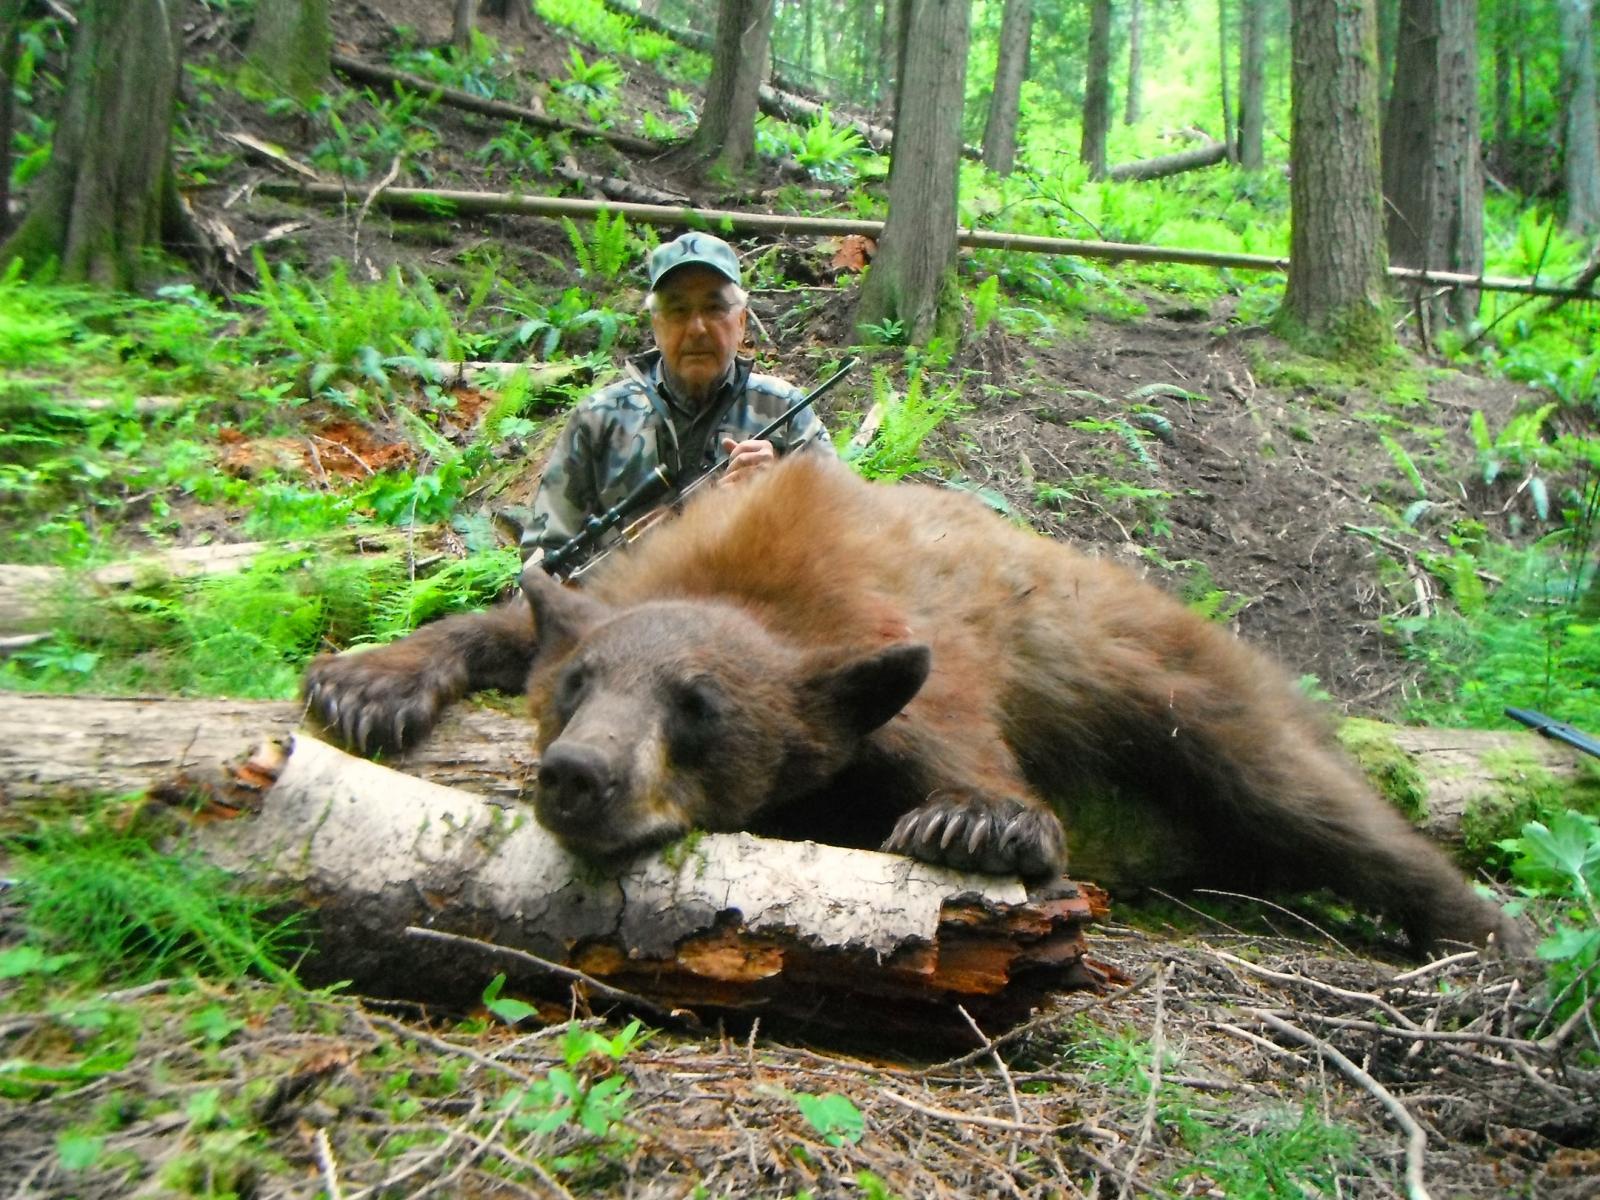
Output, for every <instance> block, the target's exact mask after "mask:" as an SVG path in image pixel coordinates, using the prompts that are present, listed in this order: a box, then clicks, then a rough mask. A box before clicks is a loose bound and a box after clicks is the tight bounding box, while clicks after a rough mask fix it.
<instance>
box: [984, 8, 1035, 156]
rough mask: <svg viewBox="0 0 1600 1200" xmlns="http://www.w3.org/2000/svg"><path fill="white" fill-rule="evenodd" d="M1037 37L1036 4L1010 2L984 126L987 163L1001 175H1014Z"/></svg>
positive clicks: (1002, 23) (1001, 32)
mask: <svg viewBox="0 0 1600 1200" xmlns="http://www.w3.org/2000/svg"><path fill="white" fill-rule="evenodd" d="M1032 36H1033V0H1006V9H1005V16H1004V17H1002V18H1001V21H1000V54H999V57H998V58H997V59H996V61H995V68H994V91H993V92H991V93H990V95H989V119H988V120H987V121H985V122H984V125H983V162H984V165H985V166H987V167H988V168H989V169H990V170H991V171H994V172H995V173H996V174H998V175H1009V174H1011V168H1012V167H1013V166H1015V165H1016V161H1017V116H1018V106H1019V104H1020V102H1021V99H1022V81H1023V79H1024V78H1026V77H1027V74H1028V43H1029V41H1030V39H1031V38H1032Z"/></svg>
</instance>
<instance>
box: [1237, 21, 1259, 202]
mask: <svg viewBox="0 0 1600 1200" xmlns="http://www.w3.org/2000/svg"><path fill="white" fill-rule="evenodd" d="M1265 5H1266V0H1239V135H1238V140H1237V142H1236V150H1237V154H1238V156H1239V165H1240V166H1241V167H1243V168H1244V169H1245V170H1246V171H1259V170H1260V169H1261V168H1262V166H1264V165H1265V163H1266V153H1265V146H1264V144H1263V135H1264V131H1265V129H1266V75H1267V37H1266V32H1267V31H1266V17H1265V13H1264V11H1263V10H1264V8H1265Z"/></svg>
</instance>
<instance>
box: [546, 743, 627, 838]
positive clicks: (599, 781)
mask: <svg viewBox="0 0 1600 1200" xmlns="http://www.w3.org/2000/svg"><path fill="white" fill-rule="evenodd" d="M618 791H619V779H618V774H617V771H616V769H615V768H614V766H613V765H612V763H611V762H610V760H609V759H608V758H607V756H606V755H605V754H603V753H601V752H600V751H599V750H597V749H595V748H594V747H593V746H587V745H584V744H583V743H581V742H579V743H575V744H563V743H561V742H556V743H554V744H552V745H551V746H550V747H549V749H547V750H546V751H545V754H544V758H543V760H542V761H541V762H540V763H539V798H538V801H537V802H536V804H535V812H536V814H537V815H538V818H539V823H540V824H541V825H543V826H544V827H545V828H546V829H548V830H550V831H551V832H552V833H554V834H557V835H558V836H560V837H561V838H562V839H563V840H567V839H573V840H576V841H580V842H581V841H584V840H587V839H586V837H585V835H588V836H589V837H593V836H594V834H595V833H597V832H598V831H599V830H601V829H604V828H605V827H606V826H607V825H608V824H609V823H610V820H611V814H612V809H613V807H614V806H615V804H616V800H617V795H618Z"/></svg>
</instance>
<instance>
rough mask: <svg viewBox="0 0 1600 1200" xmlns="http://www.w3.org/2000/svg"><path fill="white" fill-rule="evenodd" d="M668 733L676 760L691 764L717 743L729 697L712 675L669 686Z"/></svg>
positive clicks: (671, 751)
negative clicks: (724, 693)
mask: <svg viewBox="0 0 1600 1200" xmlns="http://www.w3.org/2000/svg"><path fill="white" fill-rule="evenodd" d="M668 700H669V704H668V709H667V714H668V715H667V722H666V734H667V745H668V747H669V748H670V753H671V754H672V757H673V759H674V761H676V762H678V763H680V764H689V763H693V762H697V761H699V760H701V759H703V758H705V757H706V756H707V755H708V754H710V753H711V751H712V750H713V749H715V747H716V743H717V741H718V738H719V735H720V733H721V731H722V724H723V718H724V716H725V714H726V712H727V697H726V696H724V695H723V692H722V689H721V688H720V687H719V686H718V685H717V684H716V682H715V681H714V680H711V679H705V678H701V679H687V680H682V681H680V682H676V683H673V684H672V685H670V687H669V688H668Z"/></svg>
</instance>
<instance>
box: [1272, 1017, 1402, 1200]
mask: <svg viewBox="0 0 1600 1200" xmlns="http://www.w3.org/2000/svg"><path fill="white" fill-rule="evenodd" d="M1246 1011H1247V1012H1248V1013H1249V1014H1250V1015H1251V1016H1253V1017H1254V1018H1255V1019H1256V1020H1258V1021H1260V1022H1261V1023H1262V1024H1263V1025H1265V1026H1267V1027H1268V1028H1269V1029H1275V1030H1277V1031H1278V1032H1279V1033H1281V1034H1283V1035H1284V1036H1285V1037H1287V1038H1290V1039H1292V1040H1294V1041H1296V1042H1299V1043H1300V1044H1301V1045H1302V1046H1306V1047H1309V1048H1310V1049H1312V1050H1315V1051H1316V1052H1317V1053H1318V1054H1320V1055H1322V1057H1323V1058H1325V1059H1327V1060H1328V1061H1329V1062H1331V1063H1332V1064H1333V1065H1334V1066H1335V1067H1337V1068H1338V1069H1339V1070H1340V1071H1341V1072H1343V1074H1344V1075H1345V1076H1346V1077H1347V1078H1349V1079H1350V1080H1351V1081H1353V1082H1354V1083H1356V1084H1357V1085H1359V1086H1360V1087H1361V1088H1362V1089H1363V1090H1364V1091H1366V1093H1367V1094H1368V1095H1370V1096H1371V1097H1372V1098H1373V1099H1375V1100H1377V1101H1378V1103H1379V1104H1381V1105H1383V1107H1384V1109H1385V1110H1386V1111H1387V1112H1388V1113H1389V1115H1390V1116H1391V1117H1392V1118H1394V1123H1395V1124H1396V1125H1398V1126H1400V1128H1401V1130H1402V1131H1403V1132H1404V1133H1405V1135H1406V1195H1407V1196H1408V1197H1410V1200H1430V1197H1429V1195H1428V1188H1427V1185H1426V1184H1425V1183H1423V1180H1422V1160H1423V1156H1424V1154H1425V1153H1426V1152H1427V1149H1428V1135H1427V1134H1425V1133H1424V1132H1423V1131H1422V1126H1420V1125H1418V1124H1417V1122H1416V1118H1415V1117H1413V1116H1412V1115H1411V1113H1410V1111H1409V1110H1408V1109H1407V1108H1406V1106H1405V1105H1404V1104H1401V1103H1400V1101H1399V1100H1397V1099H1395V1096H1394V1093H1393V1092H1391V1091H1389V1089H1388V1088H1386V1087H1384V1086H1383V1084H1381V1083H1379V1082H1378V1081H1377V1080H1376V1079H1374V1078H1373V1077H1372V1076H1371V1075H1369V1074H1367V1072H1365V1071H1363V1070H1362V1069H1361V1068H1360V1067H1359V1066H1357V1065H1356V1064H1355V1063H1354V1062H1352V1061H1351V1060H1350V1059H1349V1058H1346V1057H1345V1056H1344V1054H1342V1053H1340V1051H1339V1050H1338V1049H1336V1048H1335V1047H1333V1046H1331V1045H1329V1044H1328V1043H1327V1042H1325V1041H1323V1040H1322V1039H1321V1038H1319V1037H1317V1036H1316V1035H1315V1034H1313V1033H1308V1032H1306V1031H1305V1030H1304V1029H1301V1028H1300V1027H1299V1026H1298V1025H1291V1024H1290V1023H1289V1022H1288V1021H1285V1020H1284V1019H1283V1018H1282V1017H1277V1016H1274V1015H1273V1014H1272V1013H1269V1012H1266V1011H1264V1010H1262V1009H1259V1008H1252V1009H1247V1010H1246Z"/></svg>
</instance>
